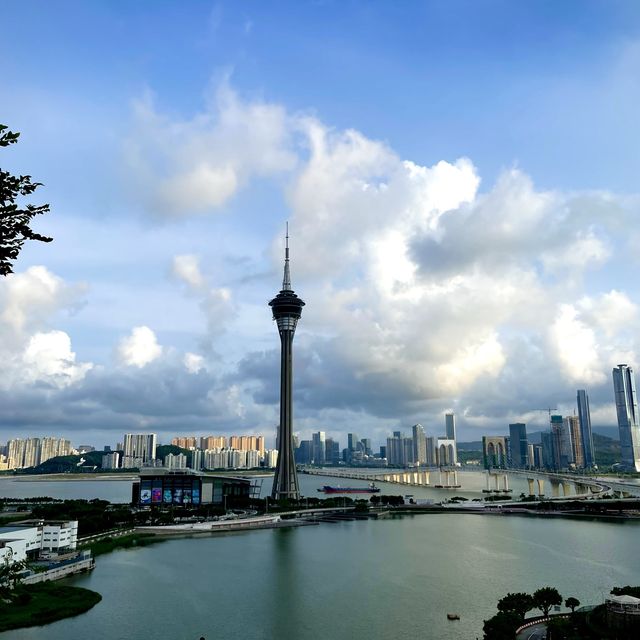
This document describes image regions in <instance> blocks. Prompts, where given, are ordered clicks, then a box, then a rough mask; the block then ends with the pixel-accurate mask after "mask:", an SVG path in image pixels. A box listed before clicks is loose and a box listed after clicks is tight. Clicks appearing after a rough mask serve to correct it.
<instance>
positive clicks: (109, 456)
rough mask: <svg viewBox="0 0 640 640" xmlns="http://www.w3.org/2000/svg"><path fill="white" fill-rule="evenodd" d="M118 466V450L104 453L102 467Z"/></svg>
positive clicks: (111, 467) (112, 467)
mask: <svg viewBox="0 0 640 640" xmlns="http://www.w3.org/2000/svg"><path fill="white" fill-rule="evenodd" d="M119 467H120V453H119V452H118V451H112V452H111V453H105V454H104V455H103V456H102V468H103V469H118V468H119Z"/></svg>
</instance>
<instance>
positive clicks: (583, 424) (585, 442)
mask: <svg viewBox="0 0 640 640" xmlns="http://www.w3.org/2000/svg"><path fill="white" fill-rule="evenodd" d="M577 402H578V420H579V422H580V441H581V445H582V446H581V448H582V455H581V456H580V457H581V459H582V460H583V462H582V464H581V465H579V464H578V463H577V462H576V466H577V467H585V468H590V467H593V466H594V465H595V463H596V459H595V450H594V448H593V434H592V433H591V414H590V412H589V396H588V395H587V392H586V391H585V390H584V389H578V394H577Z"/></svg>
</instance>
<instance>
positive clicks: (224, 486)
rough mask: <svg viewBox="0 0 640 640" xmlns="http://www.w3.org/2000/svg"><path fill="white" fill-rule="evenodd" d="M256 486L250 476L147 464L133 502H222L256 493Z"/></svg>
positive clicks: (136, 484) (150, 504)
mask: <svg viewBox="0 0 640 640" xmlns="http://www.w3.org/2000/svg"><path fill="white" fill-rule="evenodd" d="M257 490H258V489H257V487H256V485H255V484H252V482H251V480H249V479H248V478H235V477H230V476H215V475H209V474H206V473H201V472H198V471H193V470H191V469H163V468H145V469H142V470H141V471H140V480H139V482H134V483H133V488H132V496H131V501H132V503H133V504H135V505H138V506H141V507H145V506H157V507H170V506H178V505H179V506H192V505H193V506H199V505H223V504H224V503H225V497H226V498H227V499H229V502H230V503H231V502H242V501H248V499H249V498H251V497H256V495H255V494H256V492H257Z"/></svg>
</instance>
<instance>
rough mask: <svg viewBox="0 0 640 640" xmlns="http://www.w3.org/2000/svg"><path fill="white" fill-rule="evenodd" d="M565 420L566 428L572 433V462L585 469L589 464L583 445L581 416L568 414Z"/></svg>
mask: <svg viewBox="0 0 640 640" xmlns="http://www.w3.org/2000/svg"><path fill="white" fill-rule="evenodd" d="M564 421H565V428H566V429H567V430H568V431H569V434H570V435H571V458H572V462H573V463H574V464H575V466H576V467H577V468H578V469H584V468H585V467H586V466H587V465H586V464H585V461H584V447H583V446H582V430H581V429H580V418H579V417H578V416H567V417H566V418H565V419H564ZM592 450H593V449H592Z"/></svg>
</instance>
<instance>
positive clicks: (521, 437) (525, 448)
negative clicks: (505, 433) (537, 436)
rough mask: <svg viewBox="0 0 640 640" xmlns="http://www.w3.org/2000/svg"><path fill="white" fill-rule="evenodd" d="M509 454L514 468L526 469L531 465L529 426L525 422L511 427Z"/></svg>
mask: <svg viewBox="0 0 640 640" xmlns="http://www.w3.org/2000/svg"><path fill="white" fill-rule="evenodd" d="M509 454H510V455H509V457H510V461H511V466H512V467H515V468H516V469H524V468H525V467H527V466H528V465H529V442H528V441H527V425H526V424H524V423H523V422H514V423H513V424H510V425H509Z"/></svg>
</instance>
